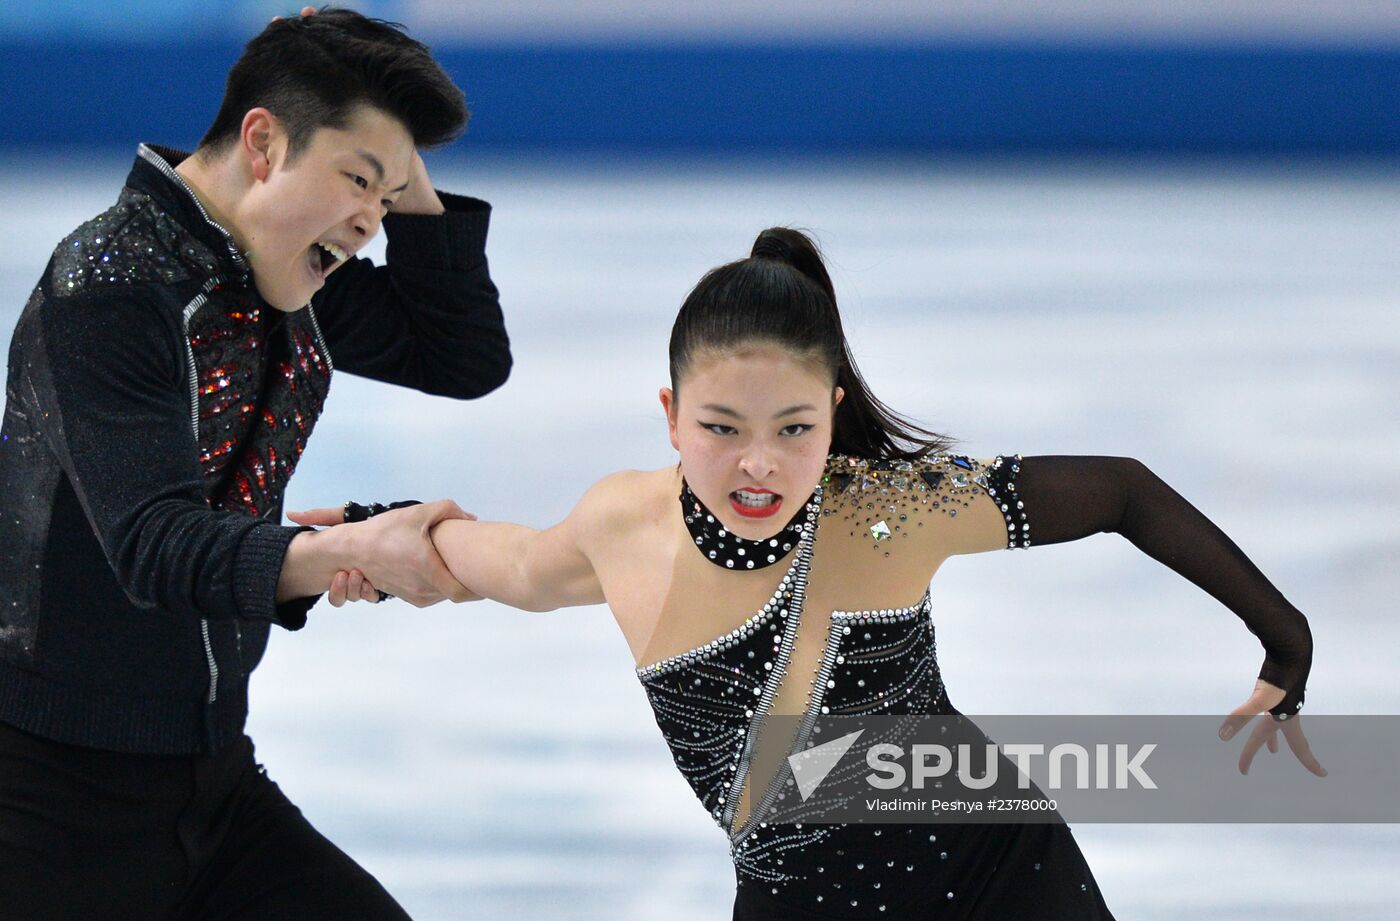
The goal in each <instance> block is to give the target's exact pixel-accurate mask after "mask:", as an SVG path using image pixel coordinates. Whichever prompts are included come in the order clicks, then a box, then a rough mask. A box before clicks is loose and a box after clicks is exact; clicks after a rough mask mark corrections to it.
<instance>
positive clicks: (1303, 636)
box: [1001, 456, 1312, 719]
mask: <svg viewBox="0 0 1400 921" xmlns="http://www.w3.org/2000/svg"><path fill="white" fill-rule="evenodd" d="M1007 466H1009V464H1008V465H1007ZM1016 466H1017V467H1018V468H1019V469H1018V470H1016V471H1015V472H1014V473H1012V474H1011V475H1010V476H1009V477H1005V476H1004V477H1003V482H1002V486H1003V489H1002V490H1001V492H1002V495H1003V496H1006V495H1011V494H1014V497H1015V499H1014V501H1015V502H1019V503H1020V507H1021V511H1023V512H1024V513H1025V515H1026V517H1025V519H1023V520H1024V521H1025V522H1028V523H1030V524H1032V525H1033V526H1034V530H1033V532H1032V533H1033V534H1034V537H1035V542H1036V543H1037V544H1055V543H1062V542H1064V541H1070V540H1078V539H1079V538H1081V537H1087V536H1089V535H1090V534H1096V533H1099V532H1114V533H1117V534H1121V535H1123V536H1124V537H1126V538H1127V539H1128V540H1130V541H1132V543H1133V545H1134V546H1135V547H1137V548H1138V549H1139V550H1141V551H1142V552H1143V553H1146V554H1147V555H1148V556H1150V557H1152V558H1153V559H1154V560H1157V561H1158V562H1159V563H1162V564H1163V565H1165V566H1168V567H1170V568H1171V569H1172V570H1174V571H1175V572H1177V573H1179V574H1180V575H1182V576H1184V577H1186V578H1187V579H1189V580H1191V581H1192V582H1193V583H1195V584H1196V585H1197V586H1199V587H1200V588H1202V589H1204V590H1205V591H1207V592H1209V593H1210V594H1211V595H1212V596H1213V597H1214V598H1215V599H1216V600H1218V601H1219V602H1220V603H1221V604H1223V605H1225V606H1226V607H1228V608H1229V609H1230V610H1232V611H1234V612H1235V614H1236V615H1238V616H1239V618H1240V619H1241V620H1243V621H1244V623H1245V626H1247V627H1248V628H1249V630H1250V632H1251V633H1253V634H1254V635H1255V636H1256V637H1258V638H1259V642H1260V643H1262V644H1263V646H1264V666H1263V668H1262V669H1261V670H1260V672H1259V677H1260V678H1262V679H1264V680H1265V681H1267V682H1269V683H1270V684H1273V685H1276V686H1278V687H1281V688H1283V689H1284V691H1285V692H1286V694H1285V696H1284V698H1283V700H1282V702H1280V703H1279V705H1278V706H1276V707H1274V708H1273V710H1271V711H1270V712H1271V713H1273V714H1274V716H1275V717H1277V718H1279V719H1287V718H1288V717H1290V716H1292V715H1293V714H1295V713H1297V712H1298V710H1299V709H1300V708H1301V707H1302V706H1303V691H1304V686H1305V685H1306V684H1307V680H1308V671H1309V669H1310V668H1311V667H1312V633H1311V632H1310V631H1309V630H1308V621H1307V618H1306V617H1304V616H1303V614H1302V613H1301V612H1300V611H1299V610H1298V609H1297V608H1295V607H1293V605H1291V604H1289V603H1288V599H1286V598H1284V597H1283V595H1282V593H1280V592H1279V590H1278V589H1276V588H1274V586H1273V584H1272V583H1271V582H1270V581H1269V580H1268V579H1267V578H1266V577H1265V576H1264V574H1263V573H1262V572H1260V571H1259V569H1258V567H1256V566H1255V565H1254V564H1253V563H1252V562H1250V560H1249V557H1247V556H1245V555H1244V552H1243V551H1242V550H1240V548H1239V547H1238V546H1236V545H1235V543H1234V541H1232V540H1230V538H1229V537H1227V536H1226V535H1225V532H1223V531H1221V530H1220V529H1219V528H1218V527H1216V526H1215V525H1214V524H1213V523H1212V522H1211V521H1210V519H1208V518H1206V516H1205V515H1203V514H1201V513H1200V512H1199V511H1198V510H1197V509H1196V508H1195V507H1194V506H1193V505H1191V503H1189V502H1187V501H1186V500H1185V499H1183V498H1182V497H1181V496H1180V495H1179V494H1178V493H1177V492H1176V491H1175V490H1173V489H1172V488H1171V487H1170V486H1168V485H1167V484H1166V483H1164V482H1163V481H1162V480H1161V479H1160V478H1158V477H1157V476H1156V475H1155V474H1154V473H1153V472H1152V471H1151V470H1149V469H1147V467H1146V466H1144V465H1143V464H1142V463H1141V462H1139V461H1136V460H1133V459H1132V458H1126V457H1067V456H1039V457H1026V458H1021V459H1018V460H1017V462H1016ZM1017 514H1019V512H1018V513H1017ZM1020 521H1021V520H1019V519H1018V524H1019V523H1020ZM1012 537H1013V538H1014V537H1015V534H1014V533H1013V535H1012ZM1027 543H1029V541H1027ZM1010 545H1011V546H1015V542H1014V540H1013V542H1012V543H1011V544H1010Z"/></svg>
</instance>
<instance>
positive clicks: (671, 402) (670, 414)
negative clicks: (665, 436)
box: [657, 387, 681, 451]
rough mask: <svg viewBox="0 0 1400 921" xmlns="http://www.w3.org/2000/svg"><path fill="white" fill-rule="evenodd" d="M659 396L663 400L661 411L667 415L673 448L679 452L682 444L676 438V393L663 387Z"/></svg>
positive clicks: (667, 424)
mask: <svg viewBox="0 0 1400 921" xmlns="http://www.w3.org/2000/svg"><path fill="white" fill-rule="evenodd" d="M657 396H659V397H660V398H661V409H662V411H663V412H665V413H666V430H667V432H668V433H669V434H670V436H671V447H673V448H675V449H676V450H677V451H679V450H680V449H681V442H680V439H679V438H678V437H676V392H675V391H674V390H672V389H671V388H670V387H662V388H661V392H660V393H659V394H657Z"/></svg>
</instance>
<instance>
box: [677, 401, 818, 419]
mask: <svg viewBox="0 0 1400 921" xmlns="http://www.w3.org/2000/svg"><path fill="white" fill-rule="evenodd" d="M700 408H701V409H705V410H709V411H710V412H712V413H718V414H719V415H721V416H728V417H729V418H731V419H741V420H742V419H743V418H744V416H743V414H742V413H740V412H738V411H736V410H733V409H730V408H729V407H728V406H721V405H720V404H718V403H706V404H705V405H704V406H701V407H700ZM816 411H817V408H816V407H815V406H813V405H812V404H811V403H799V404H797V405H796V406H789V407H788V408H787V409H784V410H779V411H778V412H776V413H774V414H773V418H774V419H781V418H783V417H784V416H791V415H792V414H793V413H800V412H816Z"/></svg>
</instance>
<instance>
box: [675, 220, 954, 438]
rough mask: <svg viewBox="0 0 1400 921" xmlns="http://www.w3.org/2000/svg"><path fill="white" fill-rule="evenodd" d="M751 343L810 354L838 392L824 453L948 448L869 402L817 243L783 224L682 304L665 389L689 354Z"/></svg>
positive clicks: (714, 273) (871, 397)
mask: <svg viewBox="0 0 1400 921" xmlns="http://www.w3.org/2000/svg"><path fill="white" fill-rule="evenodd" d="M751 342H771V343H773V344H775V345H778V346H780V347H782V348H784V349H787V350H790V351H793V352H799V353H804V354H807V355H811V356H812V357H813V358H815V359H817V360H819V361H820V362H821V363H822V364H823V365H824V366H825V367H826V368H827V369H828V370H829V371H830V372H831V377H832V381H833V384H834V385H835V386H837V387H840V388H841V389H842V390H843V391H845V396H844V397H843V398H842V400H841V403H840V405H838V406H837V407H836V417H835V424H834V429H835V430H834V431H833V433H832V439H831V450H832V452H833V453H836V454H851V455H855V456H857V457H867V458H879V459H902V460H913V459H915V458H919V457H924V456H926V455H929V454H934V453H938V452H941V451H945V450H947V449H948V448H949V447H950V445H951V442H950V441H949V439H948V438H947V437H946V436H944V435H940V434H939V433H937V432H933V431H930V430H929V429H925V428H923V427H921V426H918V425H915V424H914V423H912V422H910V421H909V420H908V419H905V418H904V417H903V416H900V415H899V414H898V413H896V412H894V411H893V410H892V409H890V408H889V407H888V406H886V405H885V404H884V403H881V402H880V401H879V400H878V399H876V398H875V395H874V394H872V393H871V392H870V388H869V387H867V386H866V384H865V380H864V378H862V377H861V375H860V370H859V369H858V368H857V367H856V364H855V359H854V358H853V357H852V356H851V349H850V345H849V344H848V343H847V342H846V335H845V332H844V330H843V329H842V327H841V315H840V313H839V312H838V311H837V309H836V291H835V289H834V288H833V287H832V284H831V276H830V275H828V274H827V271H826V265H825V264H824V263H823V262H822V257H821V252H820V251H819V250H818V249H817V246H816V243H814V242H813V241H812V239H811V238H810V237H808V236H807V235H806V234H804V233H802V232H800V231H797V230H791V229H789V228H786V227H770V228H769V229H768V230H765V231H763V232H762V233H760V234H759V235H758V239H756V240H754V244H753V249H752V251H751V253H750V256H749V258H747V259H741V260H739V261H738V262H731V263H729V264H728V265H722V266H720V267H719V268H717V269H714V270H712V271H710V272H709V273H708V274H706V275H705V277H704V278H702V279H700V283H699V284H697V285H696V286H695V289H694V290H693V291H691V292H690V296H689V297H687V298H686V299H685V303H684V304H682V305H681V310H680V313H679V314H678V315H677V316H676V323H675V325H674V326H673V327H672V328H671V386H672V389H675V390H676V391H677V393H679V387H678V385H679V382H680V379H681V377H682V375H683V372H684V371H685V369H686V368H687V367H688V366H689V365H690V362H691V361H692V360H693V359H694V357H695V355H696V354H697V353H700V352H706V351H723V350H725V349H730V348H735V347H738V346H741V345H745V344H748V343H751Z"/></svg>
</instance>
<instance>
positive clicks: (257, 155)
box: [238, 106, 285, 182]
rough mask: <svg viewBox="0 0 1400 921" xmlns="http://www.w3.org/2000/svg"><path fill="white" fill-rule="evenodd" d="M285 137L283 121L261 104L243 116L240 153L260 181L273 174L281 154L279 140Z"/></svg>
mask: <svg viewBox="0 0 1400 921" xmlns="http://www.w3.org/2000/svg"><path fill="white" fill-rule="evenodd" d="M283 137H285V132H283V130H282V123H281V122H280V121H279V120H278V118H277V116H276V115H273V114H272V113H271V112H270V111H268V110H267V109H264V108H262V107H261V106H259V107H258V108H256V109H249V110H248V114H246V115H244V116H243V125H242V127H241V129H240V131H239V135H238V142H239V144H238V148H239V153H240V154H241V155H242V157H243V160H244V162H245V163H247V165H248V170H249V172H251V173H252V175H253V178H254V179H255V180H257V181H258V182H264V181H266V180H267V177H268V176H270V175H272V169H273V166H274V164H275V161H276V160H277V158H278V157H279V156H280V152H279V150H278V147H279V140H281V139H282V138H283Z"/></svg>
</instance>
